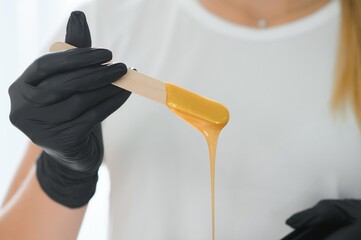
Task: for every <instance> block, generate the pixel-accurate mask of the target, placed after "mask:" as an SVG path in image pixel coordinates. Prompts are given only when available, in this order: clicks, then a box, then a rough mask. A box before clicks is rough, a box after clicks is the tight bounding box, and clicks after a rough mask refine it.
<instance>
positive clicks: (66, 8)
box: [0, 0, 109, 240]
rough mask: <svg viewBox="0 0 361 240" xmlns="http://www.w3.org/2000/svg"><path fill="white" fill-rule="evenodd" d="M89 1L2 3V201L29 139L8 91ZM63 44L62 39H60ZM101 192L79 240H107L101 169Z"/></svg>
mask: <svg viewBox="0 0 361 240" xmlns="http://www.w3.org/2000/svg"><path fill="white" fill-rule="evenodd" d="M86 1H87V0H62V1H49V0H11V1H10V0H0V31H1V34H0V44H1V46H0V47H1V49H0V52H1V54H0V126H1V128H0V129H1V137H0V150H1V153H0V154H1V158H0V201H2V200H3V198H4V196H5V194H6V191H7V188H8V186H9V184H10V181H11V180H12V177H13V175H14V174H15V171H16V169H17V167H18V165H19V164H20V161H21V159H22V156H23V154H24V151H25V147H26V144H27V141H28V140H27V138H26V137H25V136H24V135H23V134H22V133H21V132H20V131H19V130H17V129H16V128H15V127H13V126H12V125H11V123H10V121H9V120H8V114H9V111H10V102H9V97H8V93H7V89H8V87H9V86H10V84H11V83H12V82H13V81H15V79H16V78H17V77H18V76H19V75H20V74H21V73H22V72H23V71H24V70H25V68H26V67H27V66H28V65H29V64H30V63H31V62H32V61H33V60H34V59H35V58H37V57H38V56H40V54H42V53H44V52H42V51H44V49H46V46H47V45H49V43H50V39H51V38H52V37H53V36H54V35H55V32H56V31H57V29H58V28H59V27H60V25H62V24H64V22H66V21H67V18H68V16H69V14H70V13H71V11H73V10H76V9H77V6H79V5H81V4H84V3H85V2H86ZM59 40H61V39H59ZM99 175H100V176H99V177H100V178H99V182H98V189H97V193H96V195H95V197H94V198H93V199H92V201H91V202H90V205H89V207H88V211H87V214H86V217H85V222H84V223H83V226H82V229H81V233H80V236H79V238H78V239H80V240H85V239H87V240H92V239H97V240H102V239H106V231H107V215H108V202H107V197H108V194H109V179H108V172H107V170H106V169H105V168H101V170H100V173H99Z"/></svg>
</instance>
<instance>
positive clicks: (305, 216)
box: [286, 200, 350, 228]
mask: <svg viewBox="0 0 361 240" xmlns="http://www.w3.org/2000/svg"><path fill="white" fill-rule="evenodd" d="M349 222H350V219H349V217H348V216H347V214H345V211H344V210H343V208H342V206H341V205H340V201H337V200H322V201H320V202H319V203H317V204H316V205H315V206H314V207H312V208H310V209H306V210H304V211H301V212H299V213H296V214H294V215H293V216H291V217H290V218H289V219H287V221H286V224H288V225H289V226H291V227H293V228H301V227H302V228H303V227H307V228H308V227H314V226H317V225H324V224H327V225H334V226H342V225H344V224H347V223H349Z"/></svg>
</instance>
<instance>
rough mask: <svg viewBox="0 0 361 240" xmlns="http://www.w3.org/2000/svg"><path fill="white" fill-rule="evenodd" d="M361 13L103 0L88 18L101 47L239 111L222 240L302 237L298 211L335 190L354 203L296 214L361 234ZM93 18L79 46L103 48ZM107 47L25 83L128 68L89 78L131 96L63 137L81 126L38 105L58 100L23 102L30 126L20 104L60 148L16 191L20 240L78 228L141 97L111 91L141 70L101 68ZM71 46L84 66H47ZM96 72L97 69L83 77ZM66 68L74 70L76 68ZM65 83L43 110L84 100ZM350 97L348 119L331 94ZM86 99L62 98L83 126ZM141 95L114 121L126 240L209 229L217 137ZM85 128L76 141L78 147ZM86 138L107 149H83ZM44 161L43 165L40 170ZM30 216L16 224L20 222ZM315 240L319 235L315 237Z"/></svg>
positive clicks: (230, 137)
mask: <svg viewBox="0 0 361 240" xmlns="http://www.w3.org/2000/svg"><path fill="white" fill-rule="evenodd" d="M341 9H342V14H340V10H341ZM360 9H361V6H360V3H359V2H358V1H356V0H342V1H326V0H314V1H309V0H302V1H291V0H273V1H251V0H233V1H227V2H224V1H217V0H200V1H195V0H187V1H164V0H153V1H129V2H122V3H119V2H115V1H114V2H113V1H109V2H106V3H104V2H102V3H100V2H99V3H98V2H96V3H93V4H92V5H91V9H88V10H85V12H86V13H87V15H88V19H89V20H90V21H91V22H90V24H89V25H90V28H91V32H92V35H94V37H95V39H94V41H93V42H94V44H93V45H94V46H104V47H106V48H109V49H111V50H112V51H113V55H114V56H117V57H118V58H119V59H115V60H119V61H121V62H125V63H126V64H127V65H129V66H136V67H137V69H138V70H140V71H141V72H144V73H146V74H149V75H151V76H155V77H156V78H159V79H162V80H164V81H169V82H174V83H176V84H179V85H181V86H184V87H186V88H189V89H191V90H193V91H195V92H198V93H200V94H202V95H205V96H209V97H212V98H214V99H216V100H217V101H219V102H222V103H224V104H225V105H226V106H227V107H228V108H229V110H230V113H231V121H230V123H229V124H228V126H227V127H226V128H225V130H224V132H223V133H222V135H221V138H220V143H219V148H218V155H217V178H216V179H217V180H216V238H222V239H257V240H258V239H280V238H282V237H283V236H284V235H286V234H287V233H288V232H290V229H289V228H288V227H287V226H286V225H285V224H284V221H285V220H286V219H287V218H288V217H289V216H290V215H292V214H293V213H295V212H298V211H300V210H302V209H305V208H309V207H311V206H312V205H314V204H315V203H316V202H318V201H319V200H322V199H339V200H333V201H322V202H321V203H320V204H319V205H317V206H316V207H315V208H312V209H310V210H307V211H305V212H301V213H300V214H297V215H296V216H294V217H293V218H291V219H290V220H289V221H288V223H289V224H290V225H291V226H293V227H295V228H297V229H298V230H299V232H297V233H296V234H298V235H299V236H298V239H302V238H301V237H302V234H304V233H305V232H307V231H308V230H310V229H311V228H312V229H315V228H316V229H317V228H318V225H325V222H326V223H328V224H326V225H330V226H332V231H333V232H331V231H329V232H328V233H327V235H328V236H327V239H357V237H358V236H359V234H360V232H359V229H360V228H359V224H358V221H357V220H358V219H359V215H360V214H359V212H360V207H359V206H360V204H359V202H358V201H357V200H355V201H351V202H349V201H346V200H342V199H344V198H353V199H360V198H361V190H360V189H361V188H360V181H361V176H360V174H359V170H358V169H360V167H361V161H360V158H361V151H360V147H359V146H360V140H361V139H360V133H359V131H358V129H359V126H361V112H360V111H361V110H360V109H361V107H360V104H361V99H360V97H359V91H360V87H359V85H358V84H359V82H360V78H359V77H358V75H359V70H358V69H359V68H358V67H359V62H358V61H359V54H360V52H359V51H358V49H359V34H358V32H359V31H360V26H359V23H360V21H359V18H360ZM80 16H81V14H79V13H76V14H75V15H72V18H71V19H73V20H71V21H70V24H69V25H68V26H69V27H68V31H67V37H66V40H67V42H69V43H71V44H73V45H75V46H77V47H89V46H90V38H89V34H88V31H85V30H84V29H87V28H86V27H85V23H84V19H83V18H82V17H80ZM341 18H342V27H341V28H340V26H339V24H340V22H341V21H340V20H341ZM74 19H75V20H74ZM114 21H116V22H114ZM258 28H262V29H258ZM79 29H80V30H81V31H79ZM79 33H81V34H79ZM339 36H340V37H341V38H340V39H341V42H340V45H339V47H340V48H339V49H340V51H339V55H337V52H338V51H337V49H338V39H339ZM79 51H80V52H79ZM91 54H92V51H90V50H88V49H86V50H81V49H78V50H76V51H75V52H74V51H72V52H70V53H69V52H64V53H57V55H51V56H52V57H54V58H52V57H51V58H49V57H45V60H46V61H45V60H44V58H42V59H43V60H41V61H40V62H41V63H42V64H40V69H41V70H43V71H45V74H44V73H43V72H42V71H40V74H38V73H39V71H35V70H37V68H36V67H35V68H34V65H33V67H31V66H30V70H27V71H25V73H24V74H23V75H22V76H21V77H20V80H23V82H25V83H29V82H30V84H31V85H32V87H35V88H36V87H37V86H38V85H40V86H43V87H44V89H45V90H46V89H47V88H50V89H51V87H53V88H54V86H57V85H56V84H57V81H55V80H59V81H63V80H67V79H68V77H69V79H73V78H72V77H73V76H79V74H80V76H89V75H87V74H89V72H87V71H90V72H92V71H97V72H101V73H104V72H103V71H114V72H113V73H112V74H108V75H107V77H103V78H104V79H103V78H98V79H96V80H94V79H95V78H94V79H93V78H91V77H89V79H90V80H89V81H91V82H92V83H94V84H93V85H92V87H93V88H92V90H93V91H96V95H97V97H95V98H94V99H95V100H97V101H99V102H103V100H104V99H100V98H101V96H104V95H103V94H98V91H104V92H106V96H108V97H109V99H110V98H111V96H117V97H119V99H120V100H116V101H110V102H114V103H115V102H116V103H117V104H115V105H114V106H111V107H109V109H108V111H107V112H101V113H99V112H98V113H99V114H98V115H96V114H94V113H93V114H91V116H93V117H92V118H91V120H90V121H87V122H85V123H84V121H85V120H84V119H80V121H77V122H76V124H75V125H74V126H77V127H76V128H71V127H68V126H67V127H65V128H61V129H62V131H56V134H55V133H54V132H51V130H52V129H54V128H55V129H57V128H59V126H63V125H62V124H63V123H64V122H68V121H69V119H68V116H67V115H66V116H65V118H66V120H64V119H63V118H64V115H63V114H61V111H60V112H59V116H56V115H54V114H53V115H54V116H55V117H53V118H51V119H49V118H48V116H49V114H44V115H45V116H44V118H42V119H40V120H41V121H39V119H38V116H39V115H41V113H43V112H36V111H42V110H43V109H44V108H40V110H38V109H37V108H36V107H35V108H34V107H32V106H33V105H31V104H28V102H26V101H25V103H22V104H20V105H19V106H27V109H30V110H31V111H29V112H30V113H29V115H27V119H35V120H37V121H35V123H31V124H26V123H25V124H24V122H22V121H21V119H23V118H21V117H22V116H23V115H22V111H20V110H19V111H16V110H17V109H15V110H14V112H13V114H12V121H13V122H14V124H15V125H17V126H18V127H19V128H20V129H21V130H22V131H24V132H25V133H27V135H28V136H29V137H30V138H32V140H33V141H34V142H35V143H38V145H40V146H42V147H43V148H44V150H45V152H43V153H42V154H41V155H40V157H39V158H36V157H35V156H36V155H37V154H39V153H40V149H38V150H36V149H35V148H34V147H30V149H29V153H28V155H27V156H26V157H25V159H24V164H23V165H22V167H21V168H20V170H19V172H18V174H17V176H16V178H15V180H14V182H13V184H12V186H11V188H10V192H9V194H8V197H7V201H6V202H5V205H4V213H3V214H2V218H1V222H0V232H1V234H4V235H3V236H4V239H6V237H8V236H11V237H8V238H10V239H24V238H25V237H24V236H30V237H29V238H32V237H33V238H34V239H58V238H59V239H74V238H76V235H77V232H78V230H79V226H80V224H81V221H82V218H83V215H84V212H85V210H86V203H87V201H88V200H89V199H90V198H91V196H92V194H93V192H94V189H95V184H96V171H97V169H98V167H99V164H100V162H101V159H102V157H101V156H102V149H101V147H100V146H101V144H99V142H100V139H101V137H100V136H101V135H100V133H99V127H96V126H97V124H98V122H100V120H102V119H104V118H106V116H108V115H109V114H110V113H111V112H112V111H114V110H115V109H116V108H117V107H119V106H120V105H121V104H122V103H123V102H124V101H125V100H126V99H127V97H128V96H129V93H127V92H123V91H121V92H118V91H120V90H115V89H114V88H110V87H109V85H107V86H104V85H103V84H104V82H105V83H106V84H108V83H109V82H111V81H112V80H113V79H114V78H116V77H120V76H122V75H123V74H125V70H124V66H123V65H121V64H120V65H117V66H116V67H113V68H116V69H115V70H109V68H111V66H109V68H106V67H103V66H102V67H100V66H99V65H100V64H101V63H103V62H107V61H108V60H109V58H111V56H109V53H108V52H104V51H101V50H100V51H99V50H98V51H97V53H95V54H98V55H96V57H94V56H93V57H94V59H91V56H90V55H91ZM69 55H70V56H73V57H72V58H68V57H69ZM99 55H100V56H99ZM64 56H65V57H67V58H66V59H73V61H74V62H73V64H70V65H65V66H63V65H61V67H60V69H59V66H58V65H56V64H45V63H49V62H52V61H54V62H58V61H57V60H59V59H58V58H60V59H64ZM337 56H339V57H338V64H337V66H338V74H337V75H336V79H337V80H336V82H335V83H334V82H333V78H334V66H335V63H336V57H337ZM96 59H98V62H96V64H95V66H93V64H94V62H93V61H96ZM99 59H100V60H99ZM36 63H37V64H35V66H38V67H39V62H36ZM44 66H46V67H44ZM84 66H87V67H86V68H85V70H84V71H86V72H81V73H79V71H81V70H79V69H80V67H84ZM56 67H57V69H55V68H56ZM49 68H50V70H52V71H50V70H49ZM34 69H35V70H34ZM64 69H65V70H66V72H70V74H69V75H70V76H69V75H66V76H63V75H62V72H64ZM47 73H50V74H47ZM44 75H45V76H44ZM53 75H54V76H61V77H52V76H53ZM103 75H106V74H103ZM83 78H84V77H81V78H79V79H78V81H79V82H81V80H82V79H83ZM54 79H55V80H54ZM84 79H86V77H85V78H84ZM100 79H103V80H104V81H100ZM17 82H19V80H18V81H17ZM20 82H21V81H20ZM66 82H67V81H66ZM100 82H102V84H100ZM76 83H77V82H74V84H76ZM83 83H84V82H83ZM95 83H96V84H95ZM41 84H43V85H41ZM15 85H16V84H15ZM18 85H19V86H20V87H16V86H15V87H12V90H11V91H10V93H11V94H12V95H13V96H12V99H16V97H15V95H16V94H19V93H22V94H24V91H22V89H23V87H24V86H23V85H22V84H18ZM79 85H80V86H82V87H83V88H82V89H81V90H79V91H85V92H86V91H88V90H89V89H87V88H86V85H85V86H84V85H81V84H79ZM62 86H63V85H59V88H57V89H60V90H59V91H60V93H61V94H60V95H59V96H57V95H55V97H50V94H49V95H46V94H45V96H44V95H42V94H39V93H38V92H36V93H33V92H31V91H33V88H32V87H30V90H29V89H28V90H26V91H25V99H30V100H32V101H33V102H35V103H36V104H38V105H40V106H53V105H57V106H58V105H59V104H60V105H62V104H61V103H62V101H64V102H65V101H66V100H67V99H69V98H71V96H74V95H76V96H77V94H78V95H79V94H80V93H74V91H75V90H74V89H77V88H75V87H74V88H71V90H72V91H71V90H69V89H65V88H64V89H63V88H62ZM40 89H41V88H40ZM94 89H95V90H94ZM100 89H101V90H100ZM40 93H42V92H40ZM64 95H65V96H66V97H64ZM108 97H107V99H108ZM64 99H65V100H64ZM347 99H349V100H350V104H349V105H347V106H351V107H352V108H346V111H347V115H346V116H345V117H344V118H343V119H339V118H337V119H336V118H334V117H333V116H332V114H331V111H329V110H330V103H331V106H332V107H333V109H337V107H338V106H341V107H342V105H343V104H344V103H345V102H346V101H345V100H347ZM12 101H13V100H12ZM70 102H71V103H72V101H70ZM16 103H17V102H16V101H13V103H12V104H14V106H17V105H16ZM54 103H56V104H54ZM81 103H82V104H78V105H76V104H69V105H65V106H66V107H64V108H62V109H70V110H69V111H70V112H72V113H73V114H70V116H71V117H69V118H70V120H72V121H73V119H78V117H79V114H75V113H82V112H84V111H85V110H84V108H85V107H84V106H89V105H88V104H84V102H81ZM91 105H92V106H93V105H95V103H93V104H91ZM126 105H127V106H124V107H123V108H121V109H120V110H119V111H116V112H115V113H114V114H112V115H111V116H110V117H109V118H108V119H107V120H106V121H105V122H104V123H103V125H102V128H103V138H104V153H105V156H104V157H105V163H106V165H107V167H108V169H109V171H110V176H111V182H112V191H111V196H110V208H111V211H110V238H111V239H209V238H210V237H211V231H210V222H211V221H210V219H211V215H210V214H211V212H210V194H209V172H208V169H209V166H208V156H207V150H206V146H205V143H204V141H203V139H202V137H201V136H200V135H199V134H198V133H197V132H196V131H194V130H193V129H191V128H190V127H188V126H187V125H185V124H183V123H181V122H178V121H176V120H175V119H174V118H173V117H172V115H170V114H169V112H168V111H167V110H164V109H163V108H160V107H159V105H156V104H154V103H151V102H148V101H146V100H144V99H142V98H140V97H137V96H132V97H131V98H130V99H129V101H128V103H127V104H126ZM29 106H30V107H29ZM76 106H81V107H79V108H76ZM73 108H76V109H81V110H78V111H75V110H73V111H71V109H73ZM12 109H14V108H13V106H12ZM19 109H21V108H19ZM54 109H55V108H54ZM54 109H51V111H52V112H57V111H56V110H57V108H56V109H55V110H54ZM100 109H103V108H100ZM351 109H352V110H353V111H350V110H351ZM48 110H49V109H48ZM86 110H90V111H92V108H90V109H86ZM98 110H99V109H98ZM44 111H45V110H44ZM99 111H100V110H99ZM14 113H18V116H17V115H16V114H14ZM31 113H36V114H33V115H32V114H31ZM29 116H31V117H29ZM94 116H97V117H94ZM86 119H88V118H86ZM44 121H45V123H46V124H48V123H51V124H52V125H50V126H51V127H48V128H44V127H42V128H39V129H38V128H34V125H35V126H37V127H39V122H40V126H44V125H41V124H42V123H44ZM36 122H37V123H38V125H36ZM33 124H34V125H33ZM46 126H49V125H46ZM72 126H73V125H72ZM165 126H166V129H165ZM83 128H85V129H86V130H85V131H81V134H78V131H79V129H83ZM94 128H95V130H93V129H94ZM34 129H35V130H34ZM49 129H50V130H49ZM44 136H45V137H44ZM59 136H60V137H59ZM69 136H71V137H70V139H72V140H73V139H76V140H77V141H76V142H75V143H76V144H72V142H70V143H69V142H68V141H64V139H69ZM74 136H76V137H74ZM54 139H55V140H54ZM82 139H87V141H89V142H90V143H95V144H79V143H80V142H82V141H81V140H82ZM89 139H90V140H89ZM65 143H67V144H65ZM96 143H97V144H96ZM89 146H92V147H89ZM138 149H139V150H138ZM79 153H81V154H79ZM35 159H38V161H37V165H38V168H37V169H36V172H37V174H35V170H34V168H32V166H33V165H34V162H35ZM89 159H90V160H89ZM88 160H89V161H88ZM30 168H31V169H32V170H29V169H30ZM81 173H85V174H81ZM25 176H28V177H27V179H25V178H26V177H25ZM84 176H86V177H84ZM87 177H88V178H87ZM89 179H90V180H89ZM20 185H21V187H19V186H20ZM40 186H41V187H40ZM64 186H65V187H64ZM72 186H75V187H74V188H72ZM59 203H60V204H59ZM44 209H46V211H44ZM320 209H321V210H320ZM335 209H336V211H335ZM340 209H341V210H340ZM338 210H340V211H338ZM25 213H27V214H25ZM340 213H341V214H340ZM345 213H346V214H345ZM329 215H331V216H332V217H329ZM19 219H22V221H21V222H20V223H18V221H19ZM315 219H316V221H315ZM311 220H313V221H311ZM15 223H16V225H17V229H16V230H15V231H14V230H13V229H12V228H11V227H9V226H13V225H14V224H15ZM44 226H46V227H44ZM355 226H356V227H355ZM357 231H358V232H357ZM25 234H26V235H25ZM0 236H1V235H0ZM1 237H2V236H1ZM296 238H297V237H294V239H296ZM304 239H311V237H309V236H308V237H305V235H304ZM314 239H317V237H314Z"/></svg>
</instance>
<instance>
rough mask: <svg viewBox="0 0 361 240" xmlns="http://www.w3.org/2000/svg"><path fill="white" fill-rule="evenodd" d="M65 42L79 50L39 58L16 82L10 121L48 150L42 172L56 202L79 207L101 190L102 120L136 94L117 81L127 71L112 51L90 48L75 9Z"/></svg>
mask: <svg viewBox="0 0 361 240" xmlns="http://www.w3.org/2000/svg"><path fill="white" fill-rule="evenodd" d="M65 41H66V42H67V43H69V44H72V45H75V46H76V47H78V48H76V49H71V50H67V51H62V52H56V53H49V54H46V55H44V56H42V57H40V58H39V59H37V60H35V61H34V62H33V63H32V64H31V65H30V66H29V67H28V68H27V69H26V70H25V72H24V73H23V74H22V75H21V76H20V77H19V78H18V79H17V80H16V81H15V82H14V83H13V84H12V85H11V86H10V88H9V95H10V99H11V112H10V121H11V122H12V123H13V124H14V125H15V126H16V127H17V128H19V129H20V130H21V131H22V132H24V133H25V134H26V135H27V136H28V137H29V138H30V139H31V140H32V141H33V142H34V143H35V144H37V145H38V146H40V147H42V148H43V152H42V154H41V155H40V156H39V159H38V161H37V170H36V175H37V178H38V181H39V184H40V186H41V187H42V189H43V190H44V192H45V193H46V194H47V195H48V196H49V197H50V198H52V199H53V200H54V201H56V202H58V203H60V204H62V205H64V206H67V207H70V208H77V207H81V206H84V205H85V204H87V203H88V201H89V200H90V199H91V197H92V196H93V194H94V192H95V188H96V183H97V180H98V175H97V172H98V169H99V166H100V164H101V162H102V158H103V140H102V134H101V128H100V123H101V122H102V121H103V120H104V119H105V118H107V117H108V116H109V115H110V114H111V113H113V112H114V111H115V110H116V109H118V108H119V107H120V106H121V105H122V104H123V103H124V102H125V101H126V100H127V99H128V97H129V95H130V92H128V91H126V90H123V89H120V88H118V87H115V86H113V85H111V84H110V83H111V82H113V81H115V80H117V79H119V78H120V77H122V76H123V75H125V74H126V73H127V68H126V66H125V65H124V64H123V63H117V64H105V63H106V62H108V61H110V60H111V59H112V53H111V52H110V51H109V50H106V49H94V48H90V46H91V38H90V32H89V28H88V25H87V22H86V18H85V15H84V14H83V13H82V12H73V13H72V14H71V16H70V18H69V21H68V25H67V35H66V39H65Z"/></svg>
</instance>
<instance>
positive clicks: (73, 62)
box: [19, 48, 112, 86]
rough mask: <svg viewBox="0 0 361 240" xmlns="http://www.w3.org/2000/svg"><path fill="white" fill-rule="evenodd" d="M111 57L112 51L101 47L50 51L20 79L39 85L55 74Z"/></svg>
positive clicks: (36, 61)
mask: <svg viewBox="0 0 361 240" xmlns="http://www.w3.org/2000/svg"><path fill="white" fill-rule="evenodd" d="M111 59H112V52H111V51H109V50H107V49H101V48H74V49H69V50H66V51H61V52H55V53H48V54H45V55H43V56H42V57H40V58H38V59H36V60H35V61H34V62H33V63H32V64H31V65H30V66H29V67H28V68H27V69H26V70H25V71H24V73H23V74H22V75H21V76H20V78H19V81H21V82H25V83H27V84H30V85H32V86H37V85H38V84H39V83H40V82H42V81H43V80H45V79H46V78H47V77H49V76H52V75H54V74H59V73H63V72H67V71H72V70H76V69H79V68H84V67H89V66H95V65H99V64H102V63H106V62H109V61H110V60H111Z"/></svg>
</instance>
